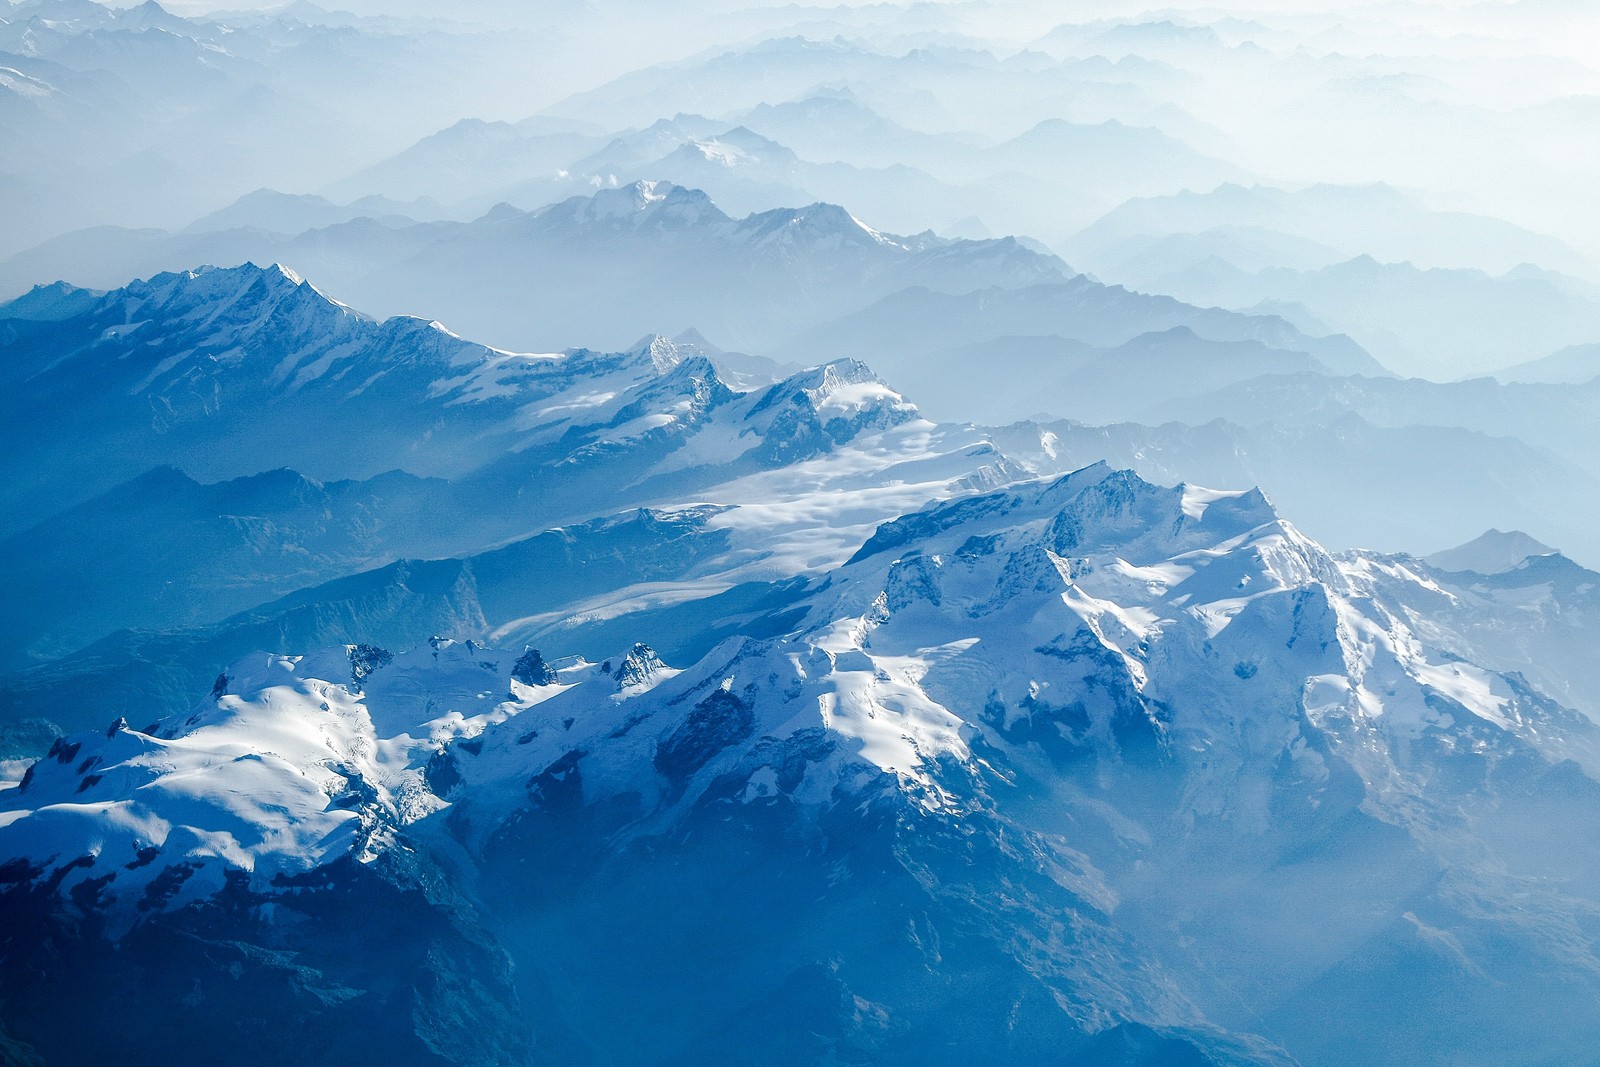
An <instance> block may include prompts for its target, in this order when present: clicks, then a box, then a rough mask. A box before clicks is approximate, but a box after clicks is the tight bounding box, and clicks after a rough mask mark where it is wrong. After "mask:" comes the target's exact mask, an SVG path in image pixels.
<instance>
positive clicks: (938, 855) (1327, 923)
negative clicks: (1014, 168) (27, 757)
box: [0, 466, 1600, 1065]
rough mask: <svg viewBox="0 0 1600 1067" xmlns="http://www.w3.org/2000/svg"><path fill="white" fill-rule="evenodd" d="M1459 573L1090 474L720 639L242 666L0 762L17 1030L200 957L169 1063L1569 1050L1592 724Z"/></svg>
mask: <svg viewBox="0 0 1600 1067" xmlns="http://www.w3.org/2000/svg"><path fill="white" fill-rule="evenodd" d="M660 534H661V536H663V537H665V538H667V539H669V540H670V539H671V538H672V537H673V536H675V535H674V534H673V533H671V532H670V531H668V530H666V529H663V530H662V531H661V532H660ZM1540 558H1545V557H1540ZM1436 579H1437V574H1435V573H1434V572H1430V571H1429V570H1428V569H1427V568H1426V566H1425V565H1424V564H1422V563H1421V562H1420V561H1416V560H1410V559H1400V558H1385V557H1368V556H1361V557H1349V558H1341V557H1337V556H1333V555H1330V554H1329V553H1327V552H1325V551H1324V550H1323V549H1321V548H1320V547H1319V546H1318V545H1316V544H1315V543H1314V542H1312V541H1310V540H1308V539H1307V538H1305V537H1304V536H1303V535H1301V534H1299V533H1298V532H1297V531H1296V530H1295V529H1294V528H1293V527H1292V526H1290V525H1288V524H1287V523H1285V522H1284V521H1282V520H1281V519H1280V518H1279V517H1278V515H1277V514H1276V513H1275V512H1274V511H1273V509H1272V508H1271V506H1270V505H1269V504H1268V503H1267V502H1266V501H1265V499H1264V498H1263V497H1262V496H1261V495H1260V494H1259V493H1257V492H1248V493H1220V492H1215V491H1210V490H1203V489H1198V488H1195V487H1189V486H1179V487H1177V488H1164V487H1160V486H1155V485H1151V484H1149V483H1146V482H1143V481H1141V480H1140V479H1138V478H1137V477H1135V476H1133V475H1131V474H1129V473H1127V472H1117V471H1113V470H1111V469H1110V468H1107V467H1104V466H1098V467H1093V468H1089V469H1086V470H1083V471H1079V472H1076V473H1074V474H1072V475H1070V476H1067V477H1064V478H1060V479H1049V480H1043V481H1036V482H1028V483H1024V484H1019V485H1016V486H1013V487H1011V488H1008V489H1005V490H1000V491H995V492H989V493H980V494H975V495H968V496H965V497H962V498H959V499H956V500H951V501H949V502H946V503H943V504H937V505H934V506H931V507H929V508H926V509H923V510H920V511H916V512H913V513H910V514H908V515H906V516H904V517H902V518H900V519H897V520H895V521H893V522H890V523H887V524H884V525H882V526H880V527H879V528H878V529H877V530H876V532H874V533H873V534H872V536H870V537H868V538H866V539H865V543H864V544H863V545H862V546H861V547H860V548H859V550H858V551H856V553H855V554H854V557H853V558H851V559H850V560H849V561H848V562H845V563H843V564H842V565H837V566H834V567H831V568H829V569H828V570H827V571H826V573H824V574H820V575H818V578H817V580H816V581H815V582H813V583H811V584H810V585H806V586H795V587H792V588H791V589H789V590H788V591H787V592H786V593H785V594H784V595H782V596H781V597H780V598H779V599H780V601H781V602H779V603H774V604H768V605H762V606H758V607H755V608H751V607H750V606H748V605H736V606H733V607H731V608H730V609H725V611H727V612H728V613H727V614H726V615H725V618H726V619H727V620H728V621H730V622H731V621H733V620H737V622H736V624H735V625H736V627H737V630H736V633H738V634H739V635H741V636H733V637H730V638H729V639H728V640H726V641H723V642H721V643H720V644H718V645H717V646H716V647H714V648H712V649H710V650H709V651H707V652H706V653H705V654H703V655H699V656H695V655H692V654H691V655H686V656H684V657H683V658H681V659H674V658H673V657H670V656H669V657H663V656H661V655H658V654H657V653H656V652H655V651H654V650H652V649H651V648H649V647H647V646H644V645H641V644H634V645H632V646H630V645H629V644H628V643H627V642H626V641H620V642H614V643H613V644H612V645H610V646H609V648H610V651H609V652H608V653H606V654H605V655H604V657H603V658H602V657H601V656H598V655H597V656H587V657H584V656H578V657H568V658H562V657H558V656H556V655H554V654H552V653H550V652H548V651H546V653H545V654H544V655H541V654H539V653H535V652H532V651H497V650H495V649H492V648H487V647H483V646H480V645H474V644H462V643H455V642H449V641H434V642H431V643H424V644H422V645H421V646H420V647H419V648H416V649H415V650H414V651H409V652H402V651H399V650H386V649H382V648H376V647H372V646H351V647H349V648H345V649H335V650H333V651H331V652H326V653H317V654H313V655H308V656H305V657H283V656H273V655H267V654H260V655H253V656H247V657H243V658H242V659H241V660H240V661H239V662H238V663H237V664H236V665H234V666H233V667H231V668H229V669H228V670H227V671H226V672H225V673H224V674H223V676H222V677H219V678H217V679H216V682H215V686H214V687H213V691H212V695H211V696H210V697H208V698H207V699H205V700H204V701H202V702H200V703H199V705H198V706H196V707H195V708H193V709H192V710H190V711H187V712H185V713H181V714H179V715H175V716H172V717H169V718H166V719H164V720H162V721H160V722H156V723H152V724H151V725H149V726H148V727H146V728H144V729H130V728H128V726H127V725H126V724H125V723H121V722H118V723H114V724H112V725H111V726H110V728H104V727H101V728H98V729H95V730H93V731H88V732H84V733H80V734H74V735H73V736H71V737H68V738H64V739H62V740H61V741H60V743H59V744H58V745H57V746H56V747H55V749H54V750H53V751H52V753H51V754H50V755H49V756H47V757H46V758H44V759H42V760H40V761H39V762H38V763H37V764H35V765H34V767H33V768H32V770H31V772H30V773H29V775H28V776H27V780H26V782H25V783H24V784H23V785H21V786H19V787H18V788H16V789H12V790H8V791H6V792H5V793H3V794H0V807H3V809H4V813H3V814H0V853H3V855H4V857H5V865H4V867H3V868H0V869H3V870H4V872H5V873H4V883H5V886H4V890H3V898H0V899H3V900H4V901H5V904H4V906H5V908H6V909H7V911H8V912H9V913H11V914H16V915H23V914H26V915H27V916H28V918H29V920H30V921H29V922H28V923H26V924H22V923H8V924H7V931H8V935H7V942H6V945H5V953H6V963H7V966H6V967H5V968H3V969H0V974H4V975H5V976H6V977H5V978H4V979H3V981H4V983H5V990H4V994H5V1001H4V1003H5V1009H4V1011H5V1016H4V1018H5V1027H6V1029H7V1031H8V1033H9V1034H10V1035H11V1037H12V1039H13V1040H14V1041H15V1042H16V1043H19V1044H20V1045H22V1046H25V1047H30V1048H32V1049H34V1050H37V1051H38V1052H39V1053H40V1054H42V1055H43V1056H45V1057H46V1058H47V1059H49V1058H59V1057H67V1058H71V1057H72V1056H73V1055H75V1054H78V1053H80V1052H81V1051H82V1050H84V1049H87V1048H91V1047H95V1042H96V1041H97V1040H98V1041H104V1040H108V1039H109V1038H108V1037H107V1035H108V1034H109V1033H111V1032H112V1031H113V1030H118V1031H120V1029H121V1028H122V1027H123V1026H126V1025H131V1024H132V1020H131V1019H130V1018H129V1017H128V1010H129V1009H128V1008H127V1007H126V1005H127V1004H130V1003H136V1002H137V998H134V997H132V994H133V992H134V990H135V989H137V988H138V983H139V982H141V981H150V980H154V981H155V982H157V983H158V984H157V985H156V986H155V987H154V988H156V989H157V990H159V989H160V988H162V986H161V985H160V984H159V983H161V982H163V981H169V979H163V978H161V977H160V976H159V975H158V974H156V973H155V972H153V971H152V970H150V968H153V967H154V966H155V965H156V961H157V960H167V961H170V960H171V959H172V958H174V954H177V956H178V957H179V958H181V959H182V960H183V961H184V963H185V970H184V973H185V975H186V977H189V976H192V979H191V980H190V981H189V984H188V985H187V986H186V987H185V995H184V996H183V997H181V998H179V1000H181V1006H180V1007H177V1008H175V1010H177V1011H178V1012H179V1015H178V1016H177V1018H178V1019H179V1020H180V1021H183V1020H189V1021H192V1022H193V1024H194V1026H195V1029H192V1030H191V1029H188V1028H186V1027H179V1026H172V1027H160V1028H154V1027H148V1026H146V1027H142V1028H139V1029H138V1033H137V1037H136V1038H131V1039H129V1040H131V1041H132V1044H131V1045H129V1047H130V1048H131V1049H133V1050H134V1052H135V1053H137V1054H140V1055H144V1056H147V1057H149V1058H151V1059H158V1058H161V1057H177V1058H183V1057H185V1056H191V1055H193V1054H194V1052H195V1049H196V1046H195V1044H194V1042H195V1041H197V1040H199V1039H200V1038H202V1037H204V1038H205V1039H207V1040H210V1041H228V1042H230V1044H229V1045H228V1046H227V1047H230V1048H235V1047H236V1048H238V1049H239V1053H238V1055H239V1057H240V1059H241V1062H256V1061H258V1060H259V1061H260V1062H269V1061H271V1059H272V1057H273V1055H274V1054H275V1052H274V1049H275V1048H276V1046H274V1045H272V1044H271V1043H270V1041H269V1043H267V1044H265V1045H257V1044H255V1043H253V1042H245V1043H243V1044H239V1045H234V1044H231V1043H232V1042H239V1041H241V1040H243V1039H244V1038H245V1037H247V1036H248V1034H249V1033H250V1032H251V1031H250V1028H251V1026H252V1025H253V1024H252V1023H251V1021H250V1020H252V1019H259V1018H262V1017H266V1016H270V1017H272V1018H274V1019H276V1020H278V1021H279V1023H280V1024H281V1026H282V1028H283V1029H284V1030H285V1031H286V1032H288V1031H290V1030H296V1031H298V1030H299V1029H300V1028H301V1027H305V1028H306V1030H305V1032H309V1033H314V1034H322V1033H327V1034H330V1035H332V1034H336V1033H340V1032H348V1031H349V1028H350V1027H356V1028H358V1029H359V1030H360V1032H362V1033H366V1034H369V1035H370V1036H371V1040H373V1041H377V1042H379V1043H381V1045H382V1046H383V1047H384V1048H385V1049H386V1050H389V1054H392V1055H396V1056H399V1057H400V1058H403V1059H405V1060H406V1061H407V1062H433V1061H434V1060H436V1059H437V1060H439V1061H449V1062H529V1063H541V1062H557V1061H560V1062H579V1063H591V1062H592V1063H601V1062H619V1061H626V1062H650V1063H685V1064H686V1063H734V1062H751V1060H752V1059H754V1060H760V1061H763V1062H841V1061H843V1062H856V1063H883V1064H893V1063H912V1062H918V1063H968V1062H972V1061H973V1060H974V1059H975V1058H976V1059H982V1060H984V1061H985V1062H997V1063H1018V1064H1021V1063H1037V1062H1045V1061H1055V1060H1061V1059H1063V1058H1065V1060H1070V1061H1071V1062H1084V1063H1094V1064H1119V1065H1120V1064H1149V1065H1153V1064H1171V1063H1210V1064H1280V1065H1281V1064H1291V1063H1302V1064H1344V1063H1350V1062H1363V1061H1371V1062H1380V1061H1381V1062H1384V1063H1393V1064H1405V1065H1409V1064H1419V1065H1420V1064H1434V1063H1439V1062H1446V1061H1453V1062H1469V1063H1480V1062H1481V1063H1490V1062H1493V1063H1509V1062H1516V1063H1536V1062H1570V1061H1574V1060H1575V1059H1576V1060H1581V1059H1582V1058H1583V1056H1585V1055H1587V1050H1588V1049H1590V1048H1592V1047H1593V1043H1594V1041H1595V1040H1596V1038H1597V1037H1600V1033H1596V1031H1595V1023H1594V1015H1593V1013H1592V1012H1591V1011H1589V1010H1588V1007H1587V1005H1590V1004H1592V1003H1593V1002H1594V998H1595V997H1596V995H1597V994H1600V960H1597V959H1596V958H1595V956H1594V954H1593V953H1592V952H1591V951H1590V950H1589V949H1588V948H1586V947H1585V946H1584V944H1583V942H1582V941H1581V940H1578V939H1574V938H1573V937H1572V936H1571V935H1570V930H1571V929H1572V927H1573V924H1577V923H1582V922H1584V921H1586V919H1585V918H1584V917H1585V916H1587V915H1589V914H1592V910H1593V908H1594V907H1595V905H1596V901H1597V899H1600V882H1597V881H1596V878H1595V873H1594V871H1593V870H1591V869H1590V866H1591V865H1589V864H1587V863H1586V861H1585V856H1586V855H1587V849H1588V848H1589V847H1590V844H1591V843H1592V842H1593V837H1594V832H1595V831H1594V826H1595V825H1597V822H1596V817H1597V816H1600V783H1597V782H1596V780H1595V778H1594V776H1595V775H1596V774H1600V748H1597V743H1600V729H1597V727H1596V726H1595V725H1594V724H1593V723H1592V722H1591V721H1590V720H1589V719H1588V718H1586V717H1584V716H1583V715H1580V714H1577V713H1576V712H1573V711H1570V710H1567V709H1565V708H1563V707H1562V706H1561V705H1559V704H1557V703H1556V702H1554V701H1552V700H1550V699H1548V698H1547V697H1545V696H1543V695H1541V694H1540V692H1539V691H1538V690H1537V689H1535V688H1534V687H1533V686H1531V685H1530V684H1529V683H1528V682H1527V681H1526V680H1525V679H1524V678H1523V677H1522V676H1521V675H1519V674H1516V673H1498V672H1497V671H1496V670H1494V669H1493V668H1491V667H1488V666H1483V665H1479V664H1480V663H1482V662H1483V661H1482V660H1480V659H1478V658H1477V657H1476V654H1475V651H1474V647H1473V641H1472V639H1471V637H1470V635H1469V634H1467V633H1466V632H1465V631H1464V630H1463V629H1462V628H1460V627H1458V626H1457V625H1456V623H1457V621H1458V620H1455V619H1452V618H1451V617H1450V616H1449V615H1448V614H1439V613H1435V612H1433V611H1432V608H1433V606H1436V605H1437V603H1438V602H1439V598H1440V597H1441V595H1442V594H1441V589H1440V586H1439V585H1438V584H1437V580H1436ZM672 610H673V607H672V606H671V605H669V604H658V605H656V606H655V607H654V608H651V609H645V610H643V611H640V612H635V613H634V614H633V618H634V620H635V621H637V622H638V623H640V624H641V629H643V628H644V627H645V626H646V625H647V624H648V620H649V619H650V618H651V617H660V616H662V615H663V614H664V613H670V612H671V611H672ZM1512 618H1513V619H1514V618H1515V617H1514V616H1513V617H1512ZM763 619H767V620H779V619H781V620H783V621H782V622H781V624H778V625H774V626H773V628H772V629H771V630H770V632H769V634H768V635H767V636H756V635H758V634H759V632H760V629H761V620H763ZM611 621H612V620H607V619H605V618H603V617H601V616H599V615H597V616H595V617H593V618H590V619H588V620H577V626H578V628H579V629H581V628H582V627H583V626H585V625H587V626H591V627H595V628H596V629H595V630H594V631H593V632H595V633H604V634H606V635H607V637H609V636H610V634H611V631H609V630H607V629H606V627H607V626H609V625H610V624H611ZM678 664H681V665H682V666H681V669H680V667H679V666H678ZM1557 842H1561V844H1560V845H1559V846H1558V845H1557ZM402 902H403V903H402ZM365 908H372V909H374V910H375V911H381V912H382V914H383V915H385V916H393V917H395V918H394V922H396V923H400V924H401V926H402V927H403V928H404V933H401V929H400V928H391V926H389V925H380V926H377V927H374V926H373V925H372V924H371V923H370V922H350V921H346V917H349V916H353V915H355V914H358V913H360V911H361V910H362V909H365ZM402 920H403V921H402ZM388 922H389V919H388V918H385V920H384V923H388ZM416 931H423V933H421V934H418V933H416ZM45 953H48V954H49V958H50V960H51V964H50V966H49V967H48V968H45V969H44V971H43V972H42V977H41V976H40V973H39V972H33V971H31V970H29V969H28V967H27V961H29V960H38V959H41V958H43V956H42V955H41V954H45ZM691 958H692V959H695V960H698V961H699V962H698V963H697V964H696V965H695V966H694V967H692V968H688V969H686V968H685V965H684V961H685V960H686V959H691ZM166 973H170V972H166ZM24 975H29V977H26V978H24ZM175 992H176V991H175ZM69 994H70V995H69ZM246 998H248V1002H249V1003H250V1004H251V1006H252V1010H250V1011H241V1012H238V1013H234V1012H231V1011H229V1010H228V1009H229V1008H230V1007H231V1006H237V1005H240V1004H242V1003H245V1002H246ZM119 1005H123V1006H122V1007H119ZM1446 1005H1448V1006H1449V1010H1448V1011H1447V1010H1443V1009H1444V1007H1445V1006H1446ZM1463 1008H1465V1009H1466V1010H1469V1011H1470V1012H1471V1014H1472V1017H1473V1018H1474V1020H1475V1025H1474V1027H1473V1029H1472V1031H1471V1033H1470V1034H1469V1033H1464V1032H1463V1031H1462V1030H1461V1029H1460V1028H1459V1027H1458V1026H1457V1025H1456V1023H1455V1019H1456V1018H1457V1016H1456V1014H1455V1013H1456V1012H1457V1011H1459V1010H1462V1009H1463ZM69 1019H70V1020H71V1022H70V1024H69V1021H68V1020H69ZM1351 1019H1365V1020H1369V1021H1370V1020H1377V1022H1375V1023H1373V1024H1372V1025H1362V1026H1352V1025H1350V1020H1351ZM1378 1023H1381V1025H1378ZM1394 1033H1406V1034H1408V1035H1410V1036H1411V1038H1412V1040H1411V1041H1410V1042H1409V1043H1397V1042H1395V1041H1394V1040H1393V1039H1392V1035H1393V1034H1394ZM256 1048H261V1050H262V1051H261V1052H260V1053H259V1054H258V1053H256V1052H255V1051H254V1050H255V1049H256ZM347 1054H348V1047H347V1046H346V1045H344V1044H343V1043H342V1042H340V1041H337V1040H332V1039H330V1041H329V1042H327V1043H326V1044H323V1043H313V1044H310V1045H301V1046H299V1055H300V1057H301V1058H302V1059H304V1060H306V1061H307V1062H323V1061H327V1062H334V1061H336V1060H339V1059H341V1058H343V1057H345V1056H346V1055H347Z"/></svg>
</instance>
